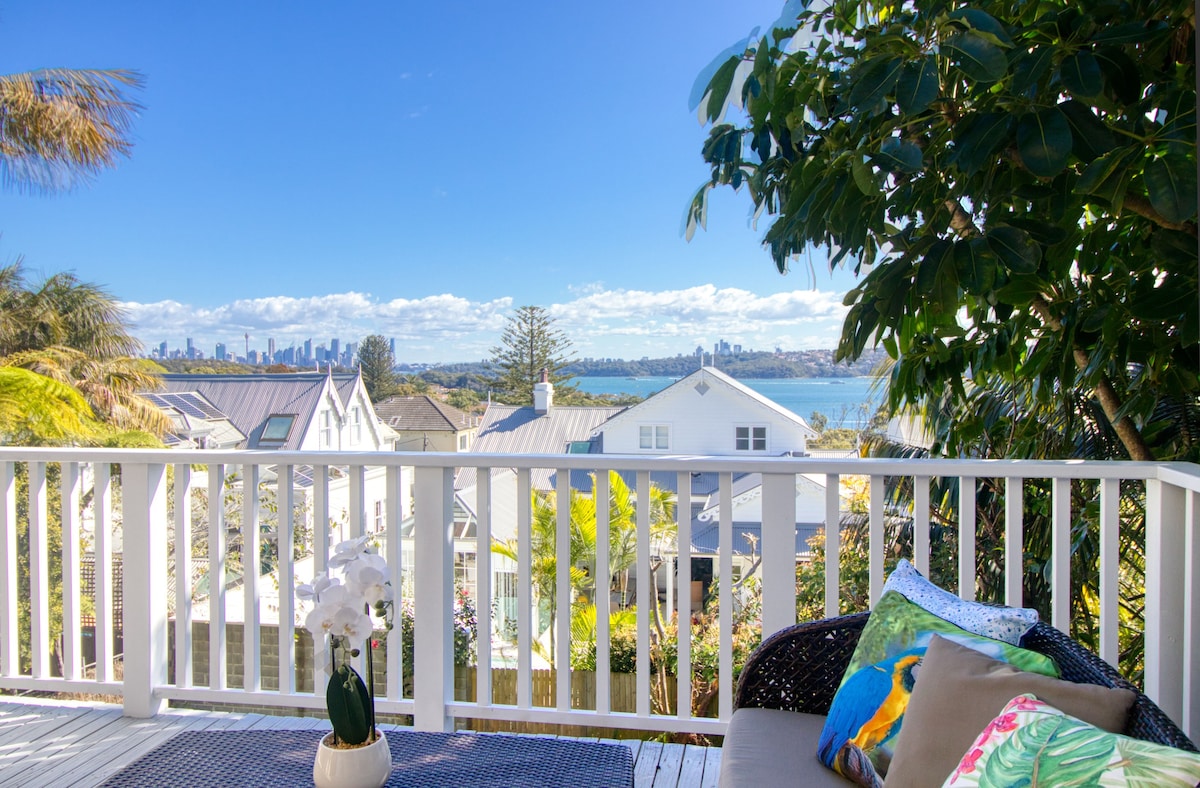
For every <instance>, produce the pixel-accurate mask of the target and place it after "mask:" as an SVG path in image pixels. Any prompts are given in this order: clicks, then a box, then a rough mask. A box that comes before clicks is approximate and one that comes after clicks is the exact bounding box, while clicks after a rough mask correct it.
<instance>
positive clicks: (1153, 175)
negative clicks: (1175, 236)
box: [1145, 154, 1196, 222]
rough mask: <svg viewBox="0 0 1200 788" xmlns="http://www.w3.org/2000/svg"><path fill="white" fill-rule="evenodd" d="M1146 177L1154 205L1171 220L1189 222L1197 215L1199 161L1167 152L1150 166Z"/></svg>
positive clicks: (1147, 188)
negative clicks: (1197, 172)
mask: <svg viewBox="0 0 1200 788" xmlns="http://www.w3.org/2000/svg"><path fill="white" fill-rule="evenodd" d="M1145 178H1146V191H1147V192H1148V194H1149V197H1150V204H1151V205H1152V206H1154V210H1156V211H1158V212H1159V213H1160V214H1162V217H1163V218H1164V219H1166V220H1167V221H1168V222H1185V221H1187V220H1188V219H1191V218H1193V217H1194V216H1195V215H1196V164H1195V162H1192V161H1189V160H1188V159H1187V158H1186V157H1184V156H1181V155H1179V154H1167V155H1166V156H1162V157H1160V158H1157V159H1154V160H1153V161H1151V162H1150V163H1149V164H1147V165H1146V173H1145Z"/></svg>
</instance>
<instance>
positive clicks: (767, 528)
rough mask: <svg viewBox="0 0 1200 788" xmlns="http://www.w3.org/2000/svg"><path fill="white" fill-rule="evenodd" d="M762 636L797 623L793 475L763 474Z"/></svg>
mask: <svg viewBox="0 0 1200 788" xmlns="http://www.w3.org/2000/svg"><path fill="white" fill-rule="evenodd" d="M760 550H761V551H762V552H761V553H760V555H761V556H762V637H763V640H766V639H767V638H768V637H769V636H771V635H773V634H774V633H776V632H778V631H779V630H781V629H783V628H784V627H790V626H791V625H793V624H795V623H796V475H795V474H791V473H788V474H784V473H767V474H763V476H762V544H761V545H760Z"/></svg>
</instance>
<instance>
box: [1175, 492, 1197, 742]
mask: <svg viewBox="0 0 1200 788" xmlns="http://www.w3.org/2000/svg"><path fill="white" fill-rule="evenodd" d="M1186 508H1187V514H1186V518H1185V521H1184V522H1185V523H1186V530H1187V536H1186V538H1185V540H1184V555H1185V556H1186V558H1185V571H1184V587H1183V600H1184V610H1185V611H1186V612H1185V614H1184V621H1183V664H1184V674H1183V697H1184V699H1185V702H1184V707H1183V717H1182V719H1181V720H1180V724H1181V726H1182V727H1183V730H1184V732H1185V733H1187V735H1188V736H1190V737H1191V739H1192V741H1197V740H1200V491H1197V490H1189V491H1188V493H1187V507H1186Z"/></svg>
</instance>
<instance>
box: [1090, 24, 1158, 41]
mask: <svg viewBox="0 0 1200 788" xmlns="http://www.w3.org/2000/svg"><path fill="white" fill-rule="evenodd" d="M1166 32H1168V29H1167V26H1166V25H1164V24H1163V23H1162V22H1160V21H1158V20H1154V21H1150V22H1127V23H1126V24H1123V25H1113V26H1112V27H1107V28H1104V29H1102V30H1101V31H1100V32H1098V33H1097V34H1096V35H1094V36H1092V42H1093V43H1096V44H1140V43H1143V42H1146V41H1150V40H1152V39H1154V38H1157V37H1159V36H1161V35H1163V34H1164V33H1166Z"/></svg>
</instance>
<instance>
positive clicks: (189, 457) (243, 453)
mask: <svg viewBox="0 0 1200 788" xmlns="http://www.w3.org/2000/svg"><path fill="white" fill-rule="evenodd" d="M25 461H35V462H64V461H66V462H70V461H75V462H106V461H107V462H117V463H121V462H141V463H166V464H178V463H200V464H207V463H224V464H230V465H240V464H243V463H253V464H272V465H274V464H293V465H375V466H401V465H403V466H416V467H461V468H553V469H560V468H561V469H565V470H594V469H597V468H605V469H612V470H618V471H632V470H650V471H668V472H677V471H683V470H687V471H697V472H720V471H736V472H741V473H836V474H844V475H888V476H915V475H920V476H976V477H985V478H1004V477H1018V478H1052V479H1160V480H1163V481H1167V482H1169V483H1171V484H1175V485H1178V486H1181V487H1184V488H1186V489H1190V490H1196V491H1200V466H1198V465H1196V464H1193V463H1156V462H1122V461H1091V460H977V459H881V458H857V457H848V458H827V457H761V456H760V457H731V456H700V455H622V454H480V453H471V452H462V453H457V452H330V451H289V452H277V451H261V450H257V451H249V450H216V451H212V450H203V449H91V448H32V447H0V462H25Z"/></svg>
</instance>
